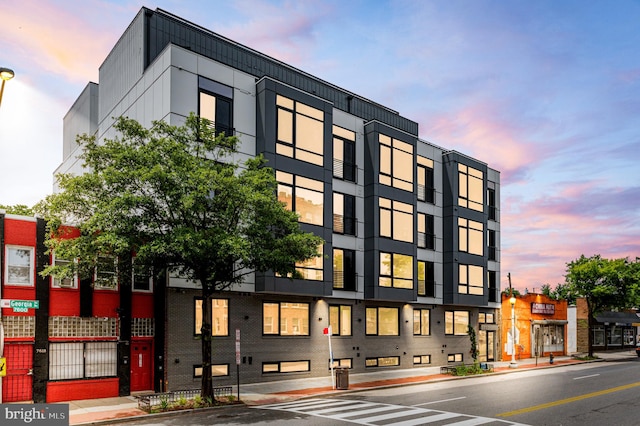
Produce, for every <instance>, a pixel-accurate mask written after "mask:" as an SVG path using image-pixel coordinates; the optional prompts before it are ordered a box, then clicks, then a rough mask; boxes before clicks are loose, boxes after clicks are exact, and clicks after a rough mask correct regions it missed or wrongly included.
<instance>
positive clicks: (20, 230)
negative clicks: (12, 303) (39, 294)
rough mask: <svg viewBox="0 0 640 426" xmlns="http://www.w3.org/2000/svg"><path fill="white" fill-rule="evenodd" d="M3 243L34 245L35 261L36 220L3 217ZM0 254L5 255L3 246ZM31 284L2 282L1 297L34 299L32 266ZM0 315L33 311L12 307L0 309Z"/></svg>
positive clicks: (31, 311) (34, 277)
mask: <svg viewBox="0 0 640 426" xmlns="http://www.w3.org/2000/svg"><path fill="white" fill-rule="evenodd" d="M4 243H5V246H6V245H15V246H26V247H34V252H33V256H34V257H33V259H32V261H33V262H34V264H35V261H36V256H37V254H36V251H35V245H36V221H35V219H33V220H32V219H31V218H26V217H25V219H12V218H9V217H5V219H4ZM2 256H3V257H4V256H6V250H5V247H2ZM2 277H3V280H4V279H5V271H2ZM32 279H33V282H34V285H33V286H15V285H5V283H4V281H3V282H2V284H3V288H2V298H3V299H19V300H35V298H36V287H35V282H36V271H35V268H33V277H32ZM2 315H18V316H33V315H35V314H34V311H33V309H30V310H29V311H28V312H15V313H14V312H13V309H7V308H5V309H2Z"/></svg>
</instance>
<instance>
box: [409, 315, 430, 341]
mask: <svg viewBox="0 0 640 426" xmlns="http://www.w3.org/2000/svg"><path fill="white" fill-rule="evenodd" d="M430 317H431V311H429V309H414V310H413V334H414V335H415V336H428V335H430V334H431V328H430V325H429V324H430V321H429V320H430Z"/></svg>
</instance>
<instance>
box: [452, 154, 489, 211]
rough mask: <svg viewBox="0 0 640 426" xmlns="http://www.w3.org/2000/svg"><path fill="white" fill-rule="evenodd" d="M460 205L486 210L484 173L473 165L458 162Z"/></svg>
mask: <svg viewBox="0 0 640 426" xmlns="http://www.w3.org/2000/svg"><path fill="white" fill-rule="evenodd" d="M458 181H459V184H458V205H459V206H462V207H467V208H469V209H472V210H477V211H479V212H481V211H484V191H483V189H482V188H483V174H482V172H481V171H480V170H477V169H474V168H473V167H469V166H465V165H464V164H458Z"/></svg>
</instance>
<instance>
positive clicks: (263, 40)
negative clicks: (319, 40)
mask: <svg viewBox="0 0 640 426" xmlns="http://www.w3.org/2000/svg"><path fill="white" fill-rule="evenodd" d="M234 7H235V8H236V9H237V11H238V12H239V13H242V14H245V15H247V16H248V19H247V20H246V21H245V23H242V24H241V25H234V26H229V27H221V28H220V31H217V32H220V34H222V35H224V36H226V37H229V38H231V39H233V40H238V41H239V42H241V43H243V44H245V45H246V46H248V47H251V48H252V49H255V50H258V51H260V52H263V53H266V54H267V55H269V56H272V57H274V58H277V59H279V60H281V61H283V62H286V63H293V64H296V63H298V64H299V63H301V62H303V61H305V59H306V58H308V57H309V56H310V55H311V54H312V52H313V49H312V46H313V45H314V44H315V37H316V30H315V29H316V26H317V25H318V22H321V21H322V19H323V18H324V17H325V16H326V15H327V14H328V13H329V11H330V6H329V5H324V4H317V3H306V2H297V1H293V2H285V3H284V5H274V4H270V3H266V2H262V1H253V0H246V1H240V2H237V3H235V4H234Z"/></svg>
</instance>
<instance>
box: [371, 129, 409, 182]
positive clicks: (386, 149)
mask: <svg viewBox="0 0 640 426" xmlns="http://www.w3.org/2000/svg"><path fill="white" fill-rule="evenodd" d="M378 141H379V147H380V175H379V177H378V180H379V182H380V184H382V185H387V186H392V187H394V188H398V189H402V190H404V191H409V192H413V170H414V168H413V167H414V164H413V145H411V144H409V143H406V142H403V141H401V140H398V139H394V138H391V137H389V136H386V135H383V134H380V135H379V138H378Z"/></svg>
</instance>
